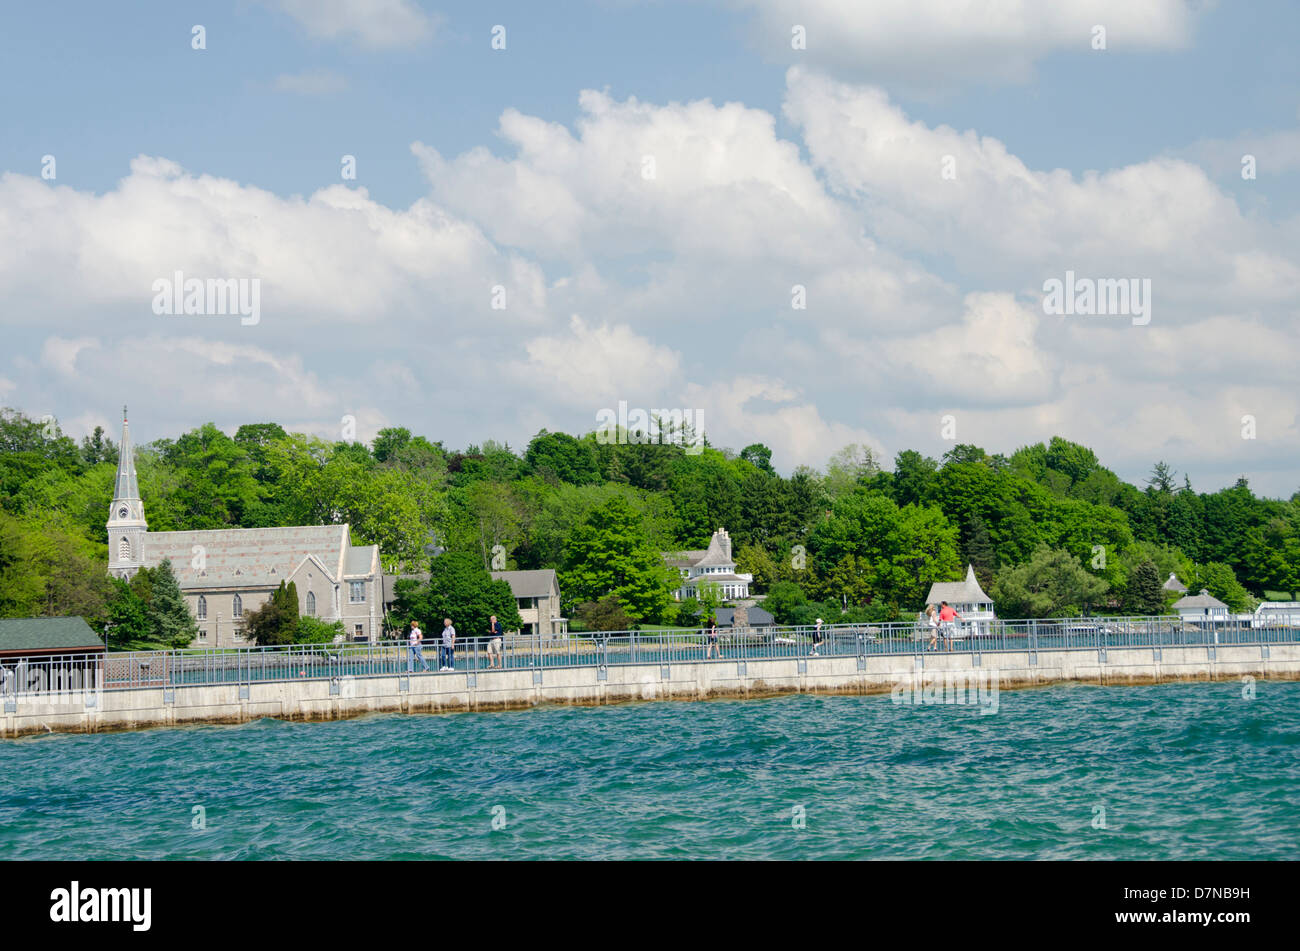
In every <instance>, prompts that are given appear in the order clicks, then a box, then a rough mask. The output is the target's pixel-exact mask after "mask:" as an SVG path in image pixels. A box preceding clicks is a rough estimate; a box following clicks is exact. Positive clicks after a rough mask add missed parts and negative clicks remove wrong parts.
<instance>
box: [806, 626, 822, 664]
mask: <svg viewBox="0 0 1300 951" xmlns="http://www.w3.org/2000/svg"><path fill="white" fill-rule="evenodd" d="M812 638H813V646H812V650H810V651H809V652H808V654H809V656H811V657H818V656H820V655H819V654H818V653H817V648H818V647H820V646H821V643H822V619H821V618H818V619H817V623H816V624H815V625H814V626H813V634H812Z"/></svg>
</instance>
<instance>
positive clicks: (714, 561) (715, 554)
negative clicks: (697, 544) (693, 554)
mask: <svg viewBox="0 0 1300 951" xmlns="http://www.w3.org/2000/svg"><path fill="white" fill-rule="evenodd" d="M734 564H735V562H734V561H733V560H732V558H731V538H730V537H729V536H728V535H727V531H726V529H723V528H720V529H718V530H717V531H716V532H714V533H713V537H712V538H710V539H709V547H708V548H706V549H704V556H703V557H702V558H700V560H699V561H697V562H696V563H695V567H697V568H699V567H704V566H709V567H718V566H720V565H734Z"/></svg>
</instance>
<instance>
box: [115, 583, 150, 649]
mask: <svg viewBox="0 0 1300 951" xmlns="http://www.w3.org/2000/svg"><path fill="white" fill-rule="evenodd" d="M112 583H113V595H112V599H111V600H110V601H109V604H108V618H107V624H106V627H105V637H106V638H107V640H108V642H109V643H110V644H112V645H113V646H116V647H132V646H142V647H147V646H149V641H150V640H151V637H152V634H153V629H152V628H151V626H150V624H149V609H148V608H147V607H146V606H145V603H144V601H143V600H141V598H140V596H139V595H138V594H136V593H135V592H134V591H132V590H131V586H130V585H129V584H127V583H126V582H125V581H123V580H122V579H121V578H114V579H113V582H112Z"/></svg>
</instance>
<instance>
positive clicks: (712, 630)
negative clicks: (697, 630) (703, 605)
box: [704, 620, 722, 660]
mask: <svg viewBox="0 0 1300 951" xmlns="http://www.w3.org/2000/svg"><path fill="white" fill-rule="evenodd" d="M704 645H705V646H704V659H705V660H708V659H709V658H710V657H712V656H713V654H714V653H715V652H716V653H717V655H718V660H722V648H721V647H719V646H718V622H717V621H716V620H714V621H710V622H709V629H708V630H707V631H705V632H704Z"/></svg>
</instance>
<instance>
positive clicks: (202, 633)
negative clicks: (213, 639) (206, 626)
mask: <svg viewBox="0 0 1300 951" xmlns="http://www.w3.org/2000/svg"><path fill="white" fill-rule="evenodd" d="M207 639H208V632H207V631H205V630H202V629H200V630H199V640H201V641H206V640H207Z"/></svg>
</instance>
